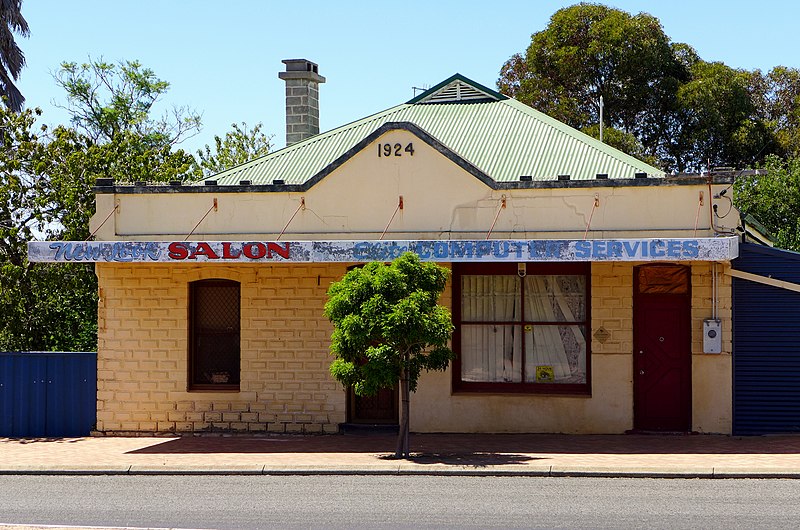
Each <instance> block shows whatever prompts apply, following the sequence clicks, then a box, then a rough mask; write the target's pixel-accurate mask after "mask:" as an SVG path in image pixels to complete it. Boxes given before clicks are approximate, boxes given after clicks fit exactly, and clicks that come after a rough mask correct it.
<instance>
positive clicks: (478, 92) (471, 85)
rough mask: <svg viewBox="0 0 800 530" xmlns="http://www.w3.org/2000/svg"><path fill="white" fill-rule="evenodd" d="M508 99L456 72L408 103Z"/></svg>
mask: <svg viewBox="0 0 800 530" xmlns="http://www.w3.org/2000/svg"><path fill="white" fill-rule="evenodd" d="M503 99H508V98H507V96H504V95H502V94H499V93H497V92H495V91H494V90H492V89H490V88H487V87H485V86H483V85H481V84H479V83H476V82H475V81H472V80H470V79H467V78H466V77H464V76H462V75H459V74H456V75H454V76H452V77H450V78H449V79H447V80H445V81H443V82H441V83H439V84H438V85H436V86H435V87H433V88H430V89H428V90H426V91H425V92H423V93H422V94H420V95H419V96H417V97H415V98H413V99H412V100H411V101H409V102H408V103H461V102H474V101H499V100H503Z"/></svg>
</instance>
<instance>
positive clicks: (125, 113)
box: [55, 58, 200, 145]
mask: <svg viewBox="0 0 800 530" xmlns="http://www.w3.org/2000/svg"><path fill="white" fill-rule="evenodd" d="M55 81H56V84H57V85H58V86H59V87H61V88H63V89H64V91H65V92H66V95H67V104H66V106H64V107H62V108H65V109H66V110H67V111H69V113H70V116H71V121H72V124H73V126H74V127H75V128H76V129H77V130H78V131H80V132H82V133H83V134H85V135H86V136H88V137H89V138H91V139H92V141H94V142H96V143H104V142H110V141H112V140H113V139H114V138H115V137H116V136H117V135H119V134H122V133H135V134H136V135H138V136H140V137H143V138H148V139H149V141H151V142H155V143H157V144H161V145H174V144H176V143H178V142H180V141H181V140H183V139H186V138H188V137H191V136H194V135H195V134H197V133H198V132H199V130H200V115H199V114H197V113H196V112H195V111H193V110H191V109H189V108H187V107H175V108H173V109H172V110H171V112H167V113H165V114H163V115H162V116H161V117H160V118H156V117H154V116H153V110H154V107H155V105H156V104H157V103H158V101H159V100H160V99H161V97H162V96H163V95H164V94H165V93H166V91H167V90H168V89H169V83H167V82H166V81H163V80H161V79H159V78H158V77H157V76H156V74H155V72H153V71H152V70H150V69H149V68H144V67H143V66H142V64H141V63H139V62H138V61H120V62H119V63H118V64H114V63H108V62H105V61H103V60H102V59H99V60H92V59H91V58H90V59H89V62H86V63H83V64H80V65H79V64H78V63H75V62H63V63H61V68H60V69H59V71H58V72H57V73H56V74H55Z"/></svg>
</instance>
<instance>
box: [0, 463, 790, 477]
mask: <svg viewBox="0 0 800 530" xmlns="http://www.w3.org/2000/svg"><path fill="white" fill-rule="evenodd" d="M0 475H42V476H46V475H53V476H56V475H77V476H80V475H83V476H93V475H117V476H122V475H125V476H136V475H138V476H158V475H163V476H171V475H172V476H176V475H207V476H213V475H230V476H237V475H239V476H242V475H251V476H255V475H276V476H322V475H342V476H344V475H373V476H453V477H455V476H463V477H553V478H567V477H574V478H589V477H592V478H662V479H663V478H670V479H681V478H683V479H800V470H788V471H787V470H778V469H758V470H755V469H750V470H747V469H729V468H728V469H726V468H718V469H717V468H703V469H688V468H684V469H677V468H658V469H654V468H610V467H606V468H588V467H575V468H570V467H559V466H539V467H536V468H525V469H519V468H515V469H511V468H508V467H505V466H497V467H486V466H434V467H432V466H430V465H422V464H414V463H408V462H402V463H399V464H395V465H378V466H368V467H364V466H361V467H356V466H312V465H309V466H298V465H292V466H274V465H272V466H266V465H256V466H253V465H243V466H221V467H213V466H189V465H166V466H152V465H123V466H50V467H48V466H25V467H23V466H19V467H15V466H6V467H4V468H2V469H0Z"/></svg>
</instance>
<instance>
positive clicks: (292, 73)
mask: <svg viewBox="0 0 800 530" xmlns="http://www.w3.org/2000/svg"><path fill="white" fill-rule="evenodd" d="M281 62H282V63H283V64H285V65H286V71H285V72H278V77H279V78H280V79H283V80H286V79H308V80H310V81H316V82H317V83H324V82H325V78H324V77H322V76H321V75H319V65H318V64H317V63H315V62H312V61H309V60H308V59H284V60H282V61H281Z"/></svg>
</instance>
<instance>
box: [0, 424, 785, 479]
mask: <svg viewBox="0 0 800 530" xmlns="http://www.w3.org/2000/svg"><path fill="white" fill-rule="evenodd" d="M395 439H396V437H395V436H394V435H365V434H360V435H356V434H348V435H319V436H301V435H273V436H269V435H263V436H258V435H253V436H244V435H232V436H214V435H203V436H187V437H176V438H163V437H162V438H159V437H138V438H119V437H90V438H45V439H9V438H0V474H131V475H133V474H302V475H311V474H385V475H390V474H391V475H395V474H441V475H528V476H602V477H700V478H766V477H780V478H800V436H763V437H743V438H740V437H728V436H716V435H685V436H684V435H547V434H412V435H411V441H410V443H411V450H412V453H413V454H412V458H411V459H409V460H395V459H393V458H392V455H393V452H394V444H395Z"/></svg>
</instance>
